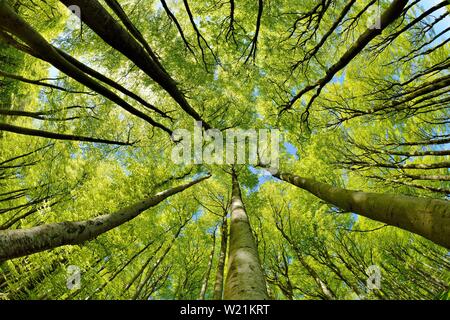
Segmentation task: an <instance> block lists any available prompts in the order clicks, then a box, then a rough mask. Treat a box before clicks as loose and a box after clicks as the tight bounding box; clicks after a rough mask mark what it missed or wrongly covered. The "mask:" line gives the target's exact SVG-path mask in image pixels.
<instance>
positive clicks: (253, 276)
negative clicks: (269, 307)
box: [224, 171, 268, 300]
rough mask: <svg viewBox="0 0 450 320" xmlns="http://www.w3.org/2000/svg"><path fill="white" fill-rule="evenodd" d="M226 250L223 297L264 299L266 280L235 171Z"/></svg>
mask: <svg viewBox="0 0 450 320" xmlns="http://www.w3.org/2000/svg"><path fill="white" fill-rule="evenodd" d="M231 176H232V195H231V223H230V251H229V253H228V274H227V279H226V283H225V293H224V299H226V300H265V299H268V295H267V288H266V281H265V279H264V274H263V270H262V268H261V263H260V261H259V257H258V249H257V247H256V243H255V239H254V238H253V234H252V230H251V227H250V223H249V220H248V217H247V214H246V212H245V208H244V204H243V202H242V198H241V190H240V188H239V182H238V180H237V176H236V173H235V172H234V171H233V172H232V174H231Z"/></svg>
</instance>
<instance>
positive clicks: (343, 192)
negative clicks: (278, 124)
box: [274, 173, 450, 249]
mask: <svg viewBox="0 0 450 320" xmlns="http://www.w3.org/2000/svg"><path fill="white" fill-rule="evenodd" d="M274 176H275V177H277V178H279V179H281V180H284V181H286V182H289V183H290V184H293V185H295V186H297V187H299V188H301V189H304V190H306V191H309V192H311V193H312V194H314V195H315V196H316V197H319V198H320V199H322V200H324V201H326V202H328V203H330V204H333V205H335V206H337V207H338V208H341V209H343V210H346V211H349V212H354V213H357V214H360V215H362V216H364V217H367V218H369V219H373V220H376V221H380V222H384V223H386V224H388V225H391V226H396V227H398V228H401V229H404V230H407V231H411V232H413V233H416V234H418V235H421V236H423V237H425V238H427V239H429V240H431V241H433V242H434V243H436V244H439V245H441V246H444V247H446V248H449V249H450V236H449V235H450V202H449V201H445V200H439V199H431V198H418V197H410V196H403V195H394V194H379V193H368V192H362V191H353V190H347V189H343V188H339V187H333V186H331V185H329V184H326V183H321V182H318V181H315V180H313V179H308V178H302V177H299V176H296V175H293V174H289V173H278V174H274Z"/></svg>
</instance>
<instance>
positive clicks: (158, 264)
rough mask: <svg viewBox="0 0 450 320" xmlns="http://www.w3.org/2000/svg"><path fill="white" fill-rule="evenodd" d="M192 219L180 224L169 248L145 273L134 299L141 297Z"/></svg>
mask: <svg viewBox="0 0 450 320" xmlns="http://www.w3.org/2000/svg"><path fill="white" fill-rule="evenodd" d="M190 220H191V219H190V218H189V219H187V220H186V221H184V222H183V224H182V225H180V227H179V228H178V230H177V232H176V233H175V235H174V236H173V238H172V241H171V242H170V243H169V245H168V246H167V248H166V249H165V250H164V252H163V254H162V255H161V257H159V258H158V260H156V262H155V264H154V265H153V266H152V267H151V268H150V269H149V270H148V272H147V274H146V275H145V279H144V280H142V281H141V283H140V284H139V285H138V287H137V289H136V292H135V293H134V295H133V300H137V299H138V298H139V296H140V295H141V293H142V290H143V289H144V287H145V286H146V285H147V284H148V282H149V281H150V279H151V278H152V277H153V275H154V273H155V271H156V270H157V269H158V267H159V266H160V265H161V263H162V262H163V260H164V258H165V257H166V256H167V254H168V253H169V251H170V250H171V249H172V247H173V244H174V243H175V241H176V240H177V238H178V236H179V235H180V233H181V230H183V228H184V227H185V226H186V224H187V223H188V222H189V221H190Z"/></svg>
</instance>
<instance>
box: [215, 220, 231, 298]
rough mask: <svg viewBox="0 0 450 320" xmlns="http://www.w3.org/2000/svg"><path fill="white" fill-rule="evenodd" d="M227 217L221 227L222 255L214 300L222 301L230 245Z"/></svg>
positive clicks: (218, 267) (220, 254)
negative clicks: (226, 260) (228, 246)
mask: <svg viewBox="0 0 450 320" xmlns="http://www.w3.org/2000/svg"><path fill="white" fill-rule="evenodd" d="M226 215H227V212H225V213H224V217H223V221H222V227H221V241H220V253H219V261H218V262H217V271H216V281H215V284H214V295H213V299H214V300H222V295H223V275H224V271H225V258H226V256H227V244H228V223H227V216H226Z"/></svg>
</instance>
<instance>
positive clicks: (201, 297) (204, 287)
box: [199, 229, 217, 300]
mask: <svg viewBox="0 0 450 320" xmlns="http://www.w3.org/2000/svg"><path fill="white" fill-rule="evenodd" d="M216 230H217V229H214V233H213V235H212V238H213V244H212V249H211V254H210V255H209V260H208V266H207V268H206V273H205V276H204V278H203V283H202V288H201V290H200V295H199V300H205V294H206V290H207V289H208V282H209V275H210V274H211V268H212V264H213V260H214V251H215V249H216Z"/></svg>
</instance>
